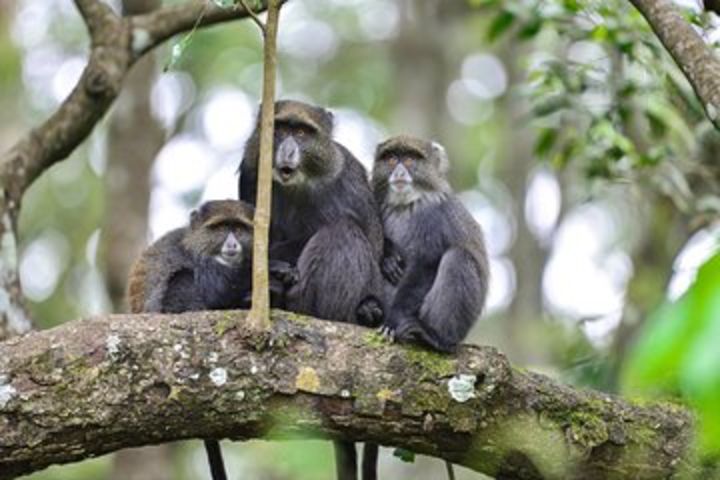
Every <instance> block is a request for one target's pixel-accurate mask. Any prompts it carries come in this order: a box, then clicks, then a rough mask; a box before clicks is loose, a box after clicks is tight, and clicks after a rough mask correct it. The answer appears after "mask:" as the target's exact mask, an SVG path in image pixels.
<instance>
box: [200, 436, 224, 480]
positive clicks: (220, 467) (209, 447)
mask: <svg viewBox="0 0 720 480" xmlns="http://www.w3.org/2000/svg"><path fill="white" fill-rule="evenodd" d="M205 451H206V452H207V456H208V463H209V464H210V475H211V476H212V480H227V475H226V474H225V464H224V462H223V456H222V450H221V449H220V442H218V441H217V440H205Z"/></svg>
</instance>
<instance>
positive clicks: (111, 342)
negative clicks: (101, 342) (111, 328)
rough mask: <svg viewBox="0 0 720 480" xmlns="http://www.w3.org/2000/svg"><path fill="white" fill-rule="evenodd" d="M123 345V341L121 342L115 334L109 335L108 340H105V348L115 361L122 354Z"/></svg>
mask: <svg viewBox="0 0 720 480" xmlns="http://www.w3.org/2000/svg"><path fill="white" fill-rule="evenodd" d="M121 343H122V341H121V340H120V337H118V336H117V335H115V334H114V333H113V334H111V335H108V337H107V339H106V340H105V348H106V349H107V352H108V355H110V358H112V359H115V358H117V357H118V355H119V354H120V344H121Z"/></svg>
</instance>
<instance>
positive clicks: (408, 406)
mask: <svg viewBox="0 0 720 480" xmlns="http://www.w3.org/2000/svg"><path fill="white" fill-rule="evenodd" d="M273 316H274V318H273V322H272V323H273V330H272V332H271V334H270V335H269V336H265V337H262V336H261V335H258V334H257V333H256V334H251V333H250V332H249V330H248V329H247V328H245V326H246V323H247V318H246V313H245V312H196V313H191V314H184V315H135V316H129V315H124V316H110V317H104V318H98V319H94V320H87V321H78V322H71V323H68V324H66V325H64V326H62V327H58V328H55V329H52V330H48V331H44V332H35V333H31V334H28V335H26V336H24V337H21V338H15V339H12V340H9V341H7V342H5V343H2V344H0V478H2V479H4V478H11V477H13V476H15V475H21V474H26V473H30V472H33V471H37V470H40V469H42V468H45V467H47V466H48V465H51V464H55V463H66V462H72V461H75V460H79V459H82V458H87V457H91V456H95V455H101V454H104V453H108V452H111V451H114V450H117V449H120V448H124V447H130V446H140V445H147V444H154V443H160V442H167V441H171V440H177V439H184V438H192V437H199V438H223V437H227V438H232V439H237V440H242V439H249V438H258V437H267V436H268V435H271V436H272V438H275V437H280V438H282V437H283V436H284V435H286V434H295V435H297V434H298V433H300V434H302V435H307V436H311V437H322V438H342V439H347V440H352V441H372V442H377V443H381V444H383V445H393V446H399V447H403V448H407V449H410V450H413V451H415V452H418V453H421V454H426V455H431V456H435V457H440V458H444V459H447V460H449V461H452V462H455V463H458V464H461V465H464V466H466V467H469V468H471V469H473V470H477V471H480V472H484V473H486V474H488V475H492V476H495V477H497V478H514V479H560V478H562V479H574V478H577V479H580V478H583V479H589V478H633V479H651V478H652V479H655V478H668V477H670V476H672V475H674V474H692V475H694V474H698V473H699V471H698V470H697V467H696V466H695V464H694V463H693V460H694V457H693V452H692V450H691V448H690V444H691V441H692V433H693V427H692V419H691V416H690V415H689V414H688V412H687V411H685V410H684V409H682V408H680V407H675V406H670V405H644V406H637V405H633V404H630V403H628V402H626V401H623V400H621V399H618V398H616V397H612V396H610V395H606V394H602V393H598V392H592V391H584V390H577V389H573V388H570V387H568V386H565V385H560V384H558V383H555V382H553V381H552V380H550V379H548V378H546V377H543V376H541V375H537V374H534V373H528V372H521V371H519V370H517V369H514V368H512V367H511V366H510V365H509V364H508V362H507V360H506V359H505V357H504V356H503V355H502V354H500V353H498V352H497V351H496V350H494V349H492V348H490V347H469V346H468V347H463V348H461V350H460V352H459V354H458V355H457V356H446V355H440V354H437V353H433V352H430V351H426V350H422V349H419V348H415V347H402V346H397V345H389V344H386V343H383V341H382V340H380V339H379V337H378V336H377V335H376V334H375V333H374V332H371V331H370V330H366V329H363V328H361V327H357V326H353V325H349V324H340V323H335V322H326V321H319V320H314V319H309V318H306V317H300V316H297V315H294V314H289V313H285V312H274V315H273ZM673 478H674V477H673ZM692 478H700V477H699V476H698V477H692Z"/></svg>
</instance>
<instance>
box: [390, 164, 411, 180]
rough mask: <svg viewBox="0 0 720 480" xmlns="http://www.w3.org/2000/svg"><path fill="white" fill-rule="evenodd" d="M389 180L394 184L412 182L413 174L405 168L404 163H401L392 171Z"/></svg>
mask: <svg viewBox="0 0 720 480" xmlns="http://www.w3.org/2000/svg"><path fill="white" fill-rule="evenodd" d="M389 180H390V183H392V184H407V183H412V176H411V175H410V172H408V170H407V168H405V166H404V165H403V164H400V165H398V166H397V167H395V169H394V170H393V171H392V173H391V174H390V179H389Z"/></svg>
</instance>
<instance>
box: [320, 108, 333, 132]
mask: <svg viewBox="0 0 720 480" xmlns="http://www.w3.org/2000/svg"><path fill="white" fill-rule="evenodd" d="M321 110H322V123H323V125H322V126H323V128H324V129H325V130H326V131H327V132H330V134H332V132H333V130H334V129H335V115H334V114H333V112H331V111H330V110H328V109H327V108H322V109H321Z"/></svg>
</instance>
